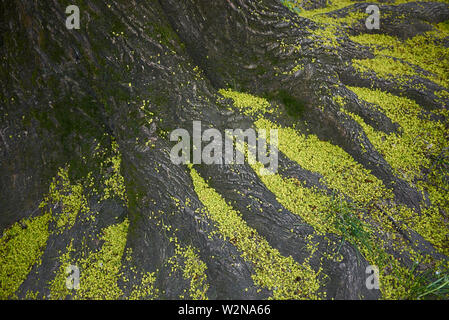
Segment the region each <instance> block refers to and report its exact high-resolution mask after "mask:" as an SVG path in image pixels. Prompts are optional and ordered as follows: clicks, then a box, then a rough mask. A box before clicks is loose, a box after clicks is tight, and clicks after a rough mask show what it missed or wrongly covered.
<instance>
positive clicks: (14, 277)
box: [0, 213, 50, 299]
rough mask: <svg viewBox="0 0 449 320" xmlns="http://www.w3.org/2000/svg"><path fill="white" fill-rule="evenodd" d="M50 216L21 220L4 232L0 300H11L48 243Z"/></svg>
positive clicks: (0, 246)
mask: <svg viewBox="0 0 449 320" xmlns="http://www.w3.org/2000/svg"><path fill="white" fill-rule="evenodd" d="M49 220H50V214H48V213H46V214H44V215H42V216H38V217H35V218H29V219H23V220H21V221H19V222H17V223H15V224H14V225H13V226H12V227H10V228H9V229H7V230H6V231H4V232H3V236H2V238H1V239H0V266H1V268H0V299H8V298H12V297H14V293H15V292H16V291H17V289H19V287H20V285H21V284H22V282H23V281H24V280H25V279H26V277H27V276H28V274H29V272H30V271H31V268H32V267H33V265H34V264H36V263H37V262H38V261H39V258H40V257H41V255H42V253H43V249H44V247H45V244H46V242H47V239H48V236H49V231H48V222H49Z"/></svg>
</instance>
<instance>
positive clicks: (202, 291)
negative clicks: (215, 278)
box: [169, 243, 209, 300]
mask: <svg viewBox="0 0 449 320" xmlns="http://www.w3.org/2000/svg"><path fill="white" fill-rule="evenodd" d="M175 245H176V250H175V256H174V257H172V258H171V259H170V260H169V263H170V264H172V272H174V271H176V270H178V269H181V270H182V272H183V276H184V278H185V279H188V280H190V288H189V292H188V294H189V295H188V298H190V299H193V300H207V290H208V289H209V284H208V283H207V276H206V274H205V271H206V269H207V266H206V264H205V263H204V262H203V261H201V259H200V258H199V256H198V254H197V253H196V252H195V250H194V248H193V247H191V246H187V247H181V246H180V245H179V244H178V243H176V244H175ZM179 260H180V261H179ZM186 293H187V292H185V293H184V294H186ZM181 298H187V296H183V297H181Z"/></svg>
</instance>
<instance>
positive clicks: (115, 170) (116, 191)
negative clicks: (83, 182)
mask: <svg viewBox="0 0 449 320" xmlns="http://www.w3.org/2000/svg"><path fill="white" fill-rule="evenodd" d="M112 151H113V153H114V154H113V155H112V156H111V157H109V158H107V159H106V161H105V162H104V163H102V164H101V167H102V168H104V167H106V168H108V167H109V166H111V168H112V173H111V174H109V177H107V178H106V179H105V180H104V186H105V187H104V189H103V192H104V194H103V196H102V200H105V199H109V198H112V197H116V198H118V199H121V200H122V201H124V202H125V203H128V199H127V196H126V188H125V179H124V178H123V176H122V175H121V173H120V167H121V162H122V159H121V155H120V153H119V149H118V145H117V143H116V142H115V141H113V142H112Z"/></svg>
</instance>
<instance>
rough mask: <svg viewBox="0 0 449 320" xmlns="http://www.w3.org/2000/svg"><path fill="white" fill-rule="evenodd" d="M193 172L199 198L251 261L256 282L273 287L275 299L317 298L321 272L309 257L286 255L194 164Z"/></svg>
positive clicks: (222, 230) (227, 236)
mask: <svg viewBox="0 0 449 320" xmlns="http://www.w3.org/2000/svg"><path fill="white" fill-rule="evenodd" d="M190 173H191V176H192V179H193V183H194V187H195V191H196V193H197V194H198V197H199V199H200V200H201V202H202V203H203V204H204V205H205V206H206V208H207V214H208V216H209V217H210V218H211V219H212V220H214V221H216V222H217V224H218V229H219V231H220V233H221V234H222V235H223V236H224V237H225V238H226V239H227V240H229V241H230V242H231V243H233V244H234V245H235V246H236V247H237V248H239V249H240V250H241V251H242V257H243V258H244V259H245V260H248V261H250V262H252V264H253V266H254V271H255V274H254V275H253V280H254V282H255V283H256V284H257V285H259V286H261V287H265V288H267V289H269V290H272V291H273V298H274V299H317V298H320V294H318V290H319V288H320V283H319V280H318V277H317V276H318V275H317V273H316V272H314V271H313V270H312V269H311V268H310V265H309V264H308V262H307V259H306V261H305V262H304V263H303V264H301V265H299V264H298V263H296V262H295V261H294V260H293V258H292V257H287V258H286V257H283V256H282V255H281V254H280V253H279V251H278V250H276V249H273V248H272V247H271V246H270V245H269V244H268V242H267V241H266V240H265V239H264V238H262V237H261V236H260V235H258V233H257V231H256V230H254V229H252V228H250V227H248V226H247V225H246V223H245V222H244V220H243V219H242V218H241V216H240V214H239V212H237V211H236V210H234V209H233V208H232V207H230V206H229V205H228V204H227V203H226V202H225V200H224V199H223V198H222V197H221V196H220V195H219V194H218V193H216V192H215V191H214V190H213V189H212V188H210V187H209V186H208V185H207V183H206V182H205V181H204V180H203V179H202V178H201V177H200V175H199V174H198V173H197V172H196V171H195V170H194V169H193V168H192V169H191V171H190Z"/></svg>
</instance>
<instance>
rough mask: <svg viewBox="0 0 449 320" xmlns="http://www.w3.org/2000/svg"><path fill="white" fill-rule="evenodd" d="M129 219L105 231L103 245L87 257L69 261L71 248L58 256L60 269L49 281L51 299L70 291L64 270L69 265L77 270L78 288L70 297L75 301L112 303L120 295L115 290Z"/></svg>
mask: <svg viewBox="0 0 449 320" xmlns="http://www.w3.org/2000/svg"><path fill="white" fill-rule="evenodd" d="M128 225H129V222H128V220H125V221H124V222H122V223H119V224H115V225H111V226H109V227H107V228H105V229H104V230H103V232H102V234H103V236H102V238H101V240H102V241H104V242H103V246H102V247H101V249H100V250H99V251H97V252H92V253H90V254H89V255H88V256H87V257H81V258H80V259H77V260H74V259H72V258H71V251H72V250H71V247H69V248H68V250H67V252H66V253H65V254H64V255H63V256H62V257H61V260H60V261H61V267H60V269H59V271H58V273H57V275H56V277H55V279H54V280H53V281H52V282H51V285H50V287H51V298H53V299H60V298H65V297H66V296H67V294H68V293H70V292H69V290H68V289H67V288H66V287H65V281H66V274H65V270H66V268H67V266H68V265H70V264H71V265H75V266H78V268H79V270H80V279H79V282H80V287H79V289H78V290H75V293H74V294H73V298H74V299H89V300H90V299H95V300H96V299H105V300H114V299H118V298H120V297H121V296H122V295H123V292H122V290H121V289H120V288H119V287H118V284H117V282H118V280H119V279H120V277H122V274H121V270H120V267H121V259H122V256H123V253H124V249H125V245H126V235H127V232H128Z"/></svg>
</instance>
